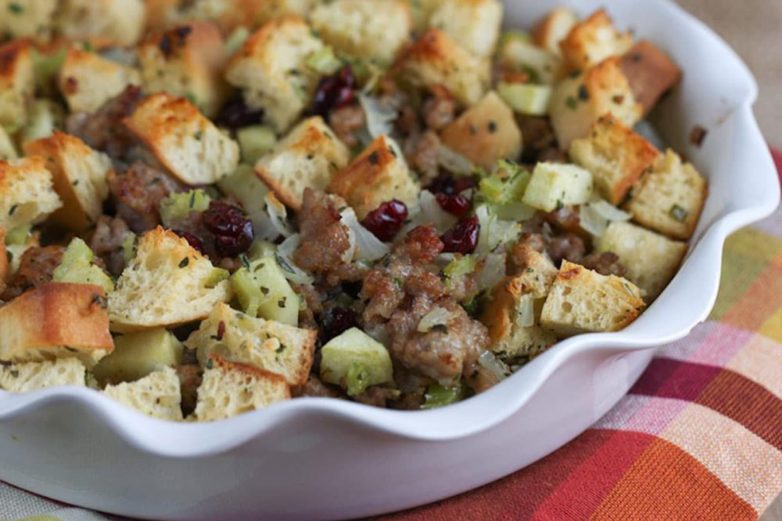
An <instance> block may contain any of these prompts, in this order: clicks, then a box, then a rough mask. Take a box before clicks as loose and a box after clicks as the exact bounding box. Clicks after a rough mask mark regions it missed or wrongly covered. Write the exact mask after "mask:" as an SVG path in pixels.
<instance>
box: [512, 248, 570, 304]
mask: <svg viewBox="0 0 782 521" xmlns="http://www.w3.org/2000/svg"><path fill="white" fill-rule="evenodd" d="M511 258H512V260H513V264H514V265H515V270H514V273H515V274H514V275H513V277H512V279H511V281H510V284H512V285H513V287H514V288H517V289H514V292H515V293H517V294H521V293H524V294H529V295H532V296H533V297H534V298H536V299H540V298H545V297H546V295H548V292H549V290H550V289H551V285H552V284H553V283H554V279H555V278H556V277H557V272H558V271H559V270H557V268H556V266H554V263H553V262H551V259H549V258H548V256H547V255H546V254H545V253H541V252H539V251H537V250H534V249H532V248H531V247H530V246H528V245H526V244H523V243H519V244H514V245H513V247H512V248H511Z"/></svg>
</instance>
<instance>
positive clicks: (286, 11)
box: [258, 0, 325, 23]
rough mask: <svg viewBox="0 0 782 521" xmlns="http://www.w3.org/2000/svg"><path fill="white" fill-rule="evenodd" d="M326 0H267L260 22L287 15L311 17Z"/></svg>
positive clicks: (263, 4) (263, 6)
mask: <svg viewBox="0 0 782 521" xmlns="http://www.w3.org/2000/svg"><path fill="white" fill-rule="evenodd" d="M324 1H325V0H265V1H264V2H263V3H262V8H261V11H260V14H259V18H258V21H259V23H266V22H268V21H270V20H276V19H278V18H283V17H286V16H290V15H294V16H298V17H300V18H307V17H309V16H310V15H311V14H312V12H313V11H314V10H315V8H316V7H318V6H319V5H320V4H322V3H324Z"/></svg>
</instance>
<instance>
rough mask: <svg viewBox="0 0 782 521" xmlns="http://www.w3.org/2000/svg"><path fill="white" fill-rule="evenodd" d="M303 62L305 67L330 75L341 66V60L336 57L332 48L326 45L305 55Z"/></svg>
mask: <svg viewBox="0 0 782 521" xmlns="http://www.w3.org/2000/svg"><path fill="white" fill-rule="evenodd" d="M305 63H306V65H307V67H309V68H310V69H312V70H313V71H315V72H317V73H318V74H322V75H323V76H330V75H332V74H334V73H335V72H337V71H338V70H339V69H340V67H342V60H340V59H339V58H337V55H336V54H334V49H332V48H331V47H328V46H327V47H323V48H322V49H319V50H317V51H315V52H313V53H312V54H310V55H309V56H307V61H306V62H305Z"/></svg>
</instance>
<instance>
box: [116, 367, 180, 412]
mask: <svg viewBox="0 0 782 521" xmlns="http://www.w3.org/2000/svg"><path fill="white" fill-rule="evenodd" d="M103 393H104V394H105V395H106V396H108V397H109V398H112V399H113V400H116V401H118V402H119V403H121V404H123V405H126V406H127V407H130V408H131V409H135V410H137V411H138V412H140V413H143V414H146V415H147V416H152V417H153V418H159V419H161V420H170V421H182V408H181V404H182V392H181V389H180V386H179V377H178V376H177V374H176V371H174V370H173V369H172V368H170V367H165V368H163V369H161V370H159V371H155V372H153V373H150V374H148V375H147V376H145V377H144V378H141V379H140V380H136V381H135V382H122V383H120V384H117V385H107V386H106V388H105V389H104V390H103Z"/></svg>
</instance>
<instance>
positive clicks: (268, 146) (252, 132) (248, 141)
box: [236, 125, 277, 165]
mask: <svg viewBox="0 0 782 521" xmlns="http://www.w3.org/2000/svg"><path fill="white" fill-rule="evenodd" d="M236 139H237V141H239V149H240V150H241V152H242V161H243V162H245V163H249V164H251V165H252V164H255V162H256V161H258V160H259V159H260V158H262V157H263V156H265V155H266V154H267V153H269V152H270V151H271V150H272V149H273V148H274V145H275V144H276V143H277V136H276V135H275V134H274V131H273V130H272V129H271V128H269V127H267V126H264V125H253V126H251V127H244V128H240V129H239V130H237V131H236Z"/></svg>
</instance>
